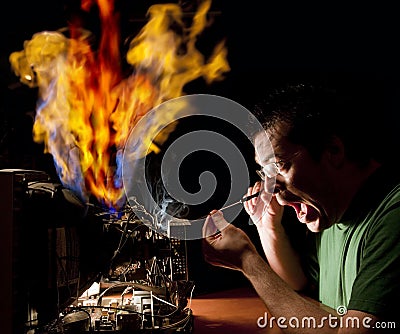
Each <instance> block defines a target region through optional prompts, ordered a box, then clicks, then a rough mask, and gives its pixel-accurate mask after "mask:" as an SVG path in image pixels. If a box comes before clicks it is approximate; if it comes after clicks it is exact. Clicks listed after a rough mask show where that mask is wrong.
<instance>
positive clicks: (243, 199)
mask: <svg viewBox="0 0 400 334" xmlns="http://www.w3.org/2000/svg"><path fill="white" fill-rule="evenodd" d="M260 193H261V191H257V192H256V193H254V194H253V195H249V196H246V197H243V198H242V199H241V200H239V201H237V202H235V203H232V204H229V205H227V206H224V207H223V208H221V209H219V211H222V210H226V209H228V208H231V207H232V206H235V205H238V204H243V203H244V202H247V201H248V200H251V199H252V198H254V197H257V196H258V195H260Z"/></svg>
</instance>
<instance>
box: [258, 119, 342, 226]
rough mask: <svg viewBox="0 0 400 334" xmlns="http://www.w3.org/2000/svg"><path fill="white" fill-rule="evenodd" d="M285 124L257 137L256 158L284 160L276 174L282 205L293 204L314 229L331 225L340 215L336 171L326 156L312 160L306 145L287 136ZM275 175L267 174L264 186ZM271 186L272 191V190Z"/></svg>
mask: <svg viewBox="0 0 400 334" xmlns="http://www.w3.org/2000/svg"><path fill="white" fill-rule="evenodd" d="M284 129H285V128H284V126H280V127H276V128H274V130H273V132H272V131H269V132H268V133H267V135H268V137H269V140H268V138H267V136H265V134H264V135H262V134H259V135H258V136H257V137H256V138H255V151H256V157H255V158H256V162H257V163H258V164H259V165H260V166H261V167H265V166H266V165H267V164H269V163H271V162H277V161H281V163H280V164H279V166H280V168H279V174H278V175H276V183H275V190H274V192H275V194H274V196H276V199H277V201H278V203H279V204H280V205H286V206H290V207H292V208H293V209H294V210H295V211H296V214H297V218H298V220H299V221H300V222H301V223H304V224H306V225H307V227H308V229H309V230H311V231H313V232H319V231H322V230H324V229H326V228H328V227H330V226H331V225H332V224H333V222H334V221H335V220H336V218H337V212H335V191H334V188H335V187H334V182H335V179H334V178H333V176H334V174H332V173H333V171H332V168H330V167H329V164H328V162H327V161H325V159H324V156H323V157H322V158H321V161H315V160H313V159H312V158H311V157H310V155H309V154H308V152H307V150H305V148H304V147H303V146H300V145H295V144H293V143H291V142H289V140H288V139H287V138H286V136H285V131H284ZM271 182H272V183H273V179H270V178H268V177H267V178H266V180H265V182H264V188H265V190H266V191H268V184H269V183H271ZM270 188H271V186H269V192H271V189H270Z"/></svg>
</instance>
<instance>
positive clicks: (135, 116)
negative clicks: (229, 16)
mask: <svg viewBox="0 0 400 334" xmlns="http://www.w3.org/2000/svg"><path fill="white" fill-rule="evenodd" d="M92 2H93V1H90V0H86V1H85V0H83V1H82V8H83V9H86V10H88V9H89V8H90V7H91V5H92ZM96 3H97V5H98V7H99V13H100V20H101V27H102V34H101V40H100V43H99V46H98V50H93V46H92V44H93V43H91V40H92V37H93V36H92V35H91V33H90V32H88V31H85V30H84V29H83V28H82V27H79V26H78V25H76V24H75V25H72V26H71V27H70V29H69V32H70V37H69V38H67V37H66V36H65V34H64V33H63V30H59V31H44V32H41V33H36V34H34V35H33V37H32V39H31V40H29V41H25V42H24V50H22V51H19V52H13V53H12V54H11V55H10V62H11V65H12V68H13V69H14V72H15V74H16V75H18V76H19V77H20V80H21V82H23V83H25V84H27V85H29V86H30V87H38V88H39V100H38V105H37V112H36V118H35V123H34V127H33V136H34V140H35V141H36V142H40V143H41V142H43V143H44V144H45V152H46V153H50V154H51V155H52V156H53V159H54V161H55V165H56V167H57V171H58V174H59V176H60V179H61V181H62V183H63V184H64V185H65V186H67V187H69V188H71V189H74V190H75V191H76V192H78V194H79V195H80V196H81V197H82V198H83V199H85V200H87V199H88V197H89V195H94V196H95V197H96V198H97V199H98V200H100V201H102V202H103V203H105V204H106V205H108V206H109V207H118V206H119V205H120V204H121V201H124V199H123V195H124V193H123V186H122V181H121V176H120V172H119V169H120V168H119V165H118V163H119V158H120V157H121V155H122V151H123V149H124V145H125V143H126V141H127V139H128V135H129V133H130V130H131V129H132V128H133V127H134V126H135V125H136V124H137V122H138V120H139V119H140V118H141V117H142V116H143V115H145V114H146V113H147V112H148V111H149V110H151V109H152V108H154V107H155V106H157V105H159V104H160V103H162V102H164V101H166V100H168V99H171V98H175V97H178V96H181V95H183V94H184V93H183V88H184V86H185V84H186V83H188V82H189V81H192V80H194V79H196V78H199V77H203V78H204V79H205V81H206V82H207V83H211V82H213V81H214V80H217V79H221V78H222V76H223V74H224V73H225V72H227V71H229V70H230V69H229V65H228V62H227V60H226V54H227V52H226V48H225V46H224V43H223V42H221V43H220V44H219V45H217V46H215V48H214V52H213V54H212V56H211V57H210V58H209V59H208V60H205V59H204V56H203V55H202V54H201V53H200V52H199V51H198V50H197V49H196V46H195V44H196V38H197V36H198V35H199V34H200V33H201V32H202V31H203V30H204V28H205V26H206V24H207V17H206V15H207V12H208V10H209V8H210V5H211V1H208V0H206V1H204V2H202V3H201V4H200V5H199V8H198V10H197V12H196V13H195V15H194V17H193V20H192V25H191V26H190V27H186V26H185V24H184V22H183V20H182V17H183V12H182V10H181V8H180V7H179V6H178V5H175V4H162V5H161V4H159V5H153V6H151V7H150V8H149V10H148V14H149V20H148V23H147V24H146V25H145V26H144V27H143V28H142V30H141V31H140V32H139V34H138V35H137V36H136V37H135V38H134V39H133V40H132V41H131V43H130V45H129V50H128V52H127V55H126V60H127V63H128V64H130V65H131V66H132V69H133V71H132V74H131V75H130V76H128V77H123V76H122V70H121V58H120V57H121V55H120V50H119V46H120V31H119V26H118V15H117V14H116V13H115V10H114V2H113V0H96ZM177 24H178V25H179V26H180V27H181V28H182V31H183V32H184V33H182V34H178V33H176V32H174V31H173V30H172V29H171V26H172V25H175V26H176V25H177ZM182 46H184V47H185V52H184V53H183V54H182V52H181V47H182ZM152 149H153V151H155V152H157V147H156V146H154V145H153V146H152Z"/></svg>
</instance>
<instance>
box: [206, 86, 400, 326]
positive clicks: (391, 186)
mask: <svg viewBox="0 0 400 334" xmlns="http://www.w3.org/2000/svg"><path fill="white" fill-rule="evenodd" d="M366 86H367V85H366ZM349 87H351V86H350V85H348V86H347V88H346V87H345V86H343V87H341V88H339V89H330V88H329V89H326V88H323V87H319V86H314V85H307V84H296V85H291V86H290V85H289V86H288V87H286V88H284V89H279V90H276V91H275V92H273V93H271V94H270V95H269V96H268V98H267V99H266V100H265V101H264V102H263V103H261V104H260V105H258V107H257V108H256V113H257V116H258V118H259V120H260V122H261V123H262V124H263V127H264V129H265V131H266V135H265V134H257V135H256V136H255V140H254V147H255V158H256V162H257V163H258V164H259V165H260V167H261V170H260V171H259V174H260V175H261V177H262V180H261V182H257V183H256V184H255V185H254V186H253V187H250V188H249V190H248V194H247V195H251V194H253V193H256V192H257V191H260V190H261V195H260V196H259V197H256V198H254V199H252V200H250V201H248V202H245V209H246V211H247V213H248V214H249V215H250V217H251V219H252V221H253V222H254V223H255V225H256V227H257V231H258V233H259V236H260V239H261V244H262V247H263V250H264V252H265V256H266V260H267V261H265V260H264V257H263V256H261V255H260V254H258V252H257V249H256V247H255V246H254V244H253V243H252V241H251V240H250V239H249V237H248V236H247V235H246V234H245V233H244V232H243V231H242V230H241V229H239V228H237V227H235V226H233V225H232V224H229V223H228V222H226V221H225V219H224V218H223V214H222V212H220V211H215V210H214V211H213V212H212V213H211V215H210V216H209V217H208V218H207V220H206V223H205V225H204V232H205V233H206V234H205V235H208V236H207V237H205V238H204V239H203V251H204V256H205V259H206V261H207V262H209V263H211V264H213V265H216V266H223V267H227V268H231V269H235V270H240V271H241V272H243V274H244V275H245V276H246V277H247V278H248V279H249V281H250V282H251V283H252V285H253V286H254V288H255V290H256V291H257V293H258V294H259V296H260V297H261V298H262V300H263V301H264V302H265V304H266V307H267V309H268V311H269V313H270V316H271V317H275V319H278V318H279V317H281V323H280V327H281V328H285V329H284V330H285V331H287V333H314V332H315V333H375V332H379V329H378V328H385V330H382V331H383V332H385V333H387V332H389V329H388V328H393V327H397V329H395V330H397V331H399V328H400V322H399V314H398V313H399V312H398V310H399V307H398V304H397V303H398V301H399V300H400V175H399V174H400V173H399V171H398V167H397V165H395V164H392V163H390V159H387V157H388V156H387V151H390V149H393V147H391V146H390V144H391V143H390V142H383V143H382V142H379V141H377V139H379V138H383V137H382V136H383V135H384V134H385V132H383V133H381V134H379V135H377V132H376V130H382V129H380V128H377V127H378V123H379V122H378V120H379V118H377V117H374V118H371V119H369V120H367V116H368V115H369V114H371V111H372V112H373V115H374V116H376V115H378V113H379V109H376V108H378V107H379V106H380V107H382V103H381V102H382V100H381V99H380V98H379V97H378V96H374V94H373V91H372V93H371V92H370V91H368V90H364V89H349ZM359 88H360V87H359ZM364 88H365V87H364ZM370 88H371V87H370ZM375 95H376V94H375ZM380 116H381V117H382V114H380ZM374 122H375V124H374ZM379 151H380V152H379ZM382 152H383V153H384V154H382ZM379 153H381V154H379ZM397 154H398V148H397V147H395V148H394V150H393V151H392V153H391V155H392V156H396V155H397ZM382 155H383V156H382ZM271 193H272V198H271ZM269 199H270V200H269ZM284 207H292V208H293V209H294V210H295V212H296V215H297V218H298V220H299V221H300V222H301V223H303V224H305V226H307V228H308V231H309V233H308V234H307V236H306V242H305V243H304V247H302V248H301V249H297V248H296V247H294V246H293V243H292V240H291V239H290V238H289V237H288V234H287V230H286V229H285V227H284V225H283V224H282V221H283V220H284V217H286V216H285V214H284V213H285V212H286V211H284ZM217 229H218V230H217ZM213 231H218V232H217V233H215V234H212V232H213ZM210 235H211V236H210ZM306 246H307V247H306ZM313 287H314V288H315V289H316V297H317V301H320V303H317V302H313V301H312V300H310V299H309V298H305V297H304V295H305V294H306V293H308V292H309V291H311V289H313ZM334 316H336V318H335V317H334ZM341 316H342V317H341ZM293 317H295V319H297V320H298V322H296V321H295V319H294V318H293ZM311 318H312V319H313V321H314V322H310V319H311ZM340 318H341V320H340V321H339V319H340ZM289 319H291V321H290V323H289V322H288V320H289ZM304 319H308V321H307V322H303V321H302V320H304ZM285 320H286V322H285ZM314 327H315V328H314Z"/></svg>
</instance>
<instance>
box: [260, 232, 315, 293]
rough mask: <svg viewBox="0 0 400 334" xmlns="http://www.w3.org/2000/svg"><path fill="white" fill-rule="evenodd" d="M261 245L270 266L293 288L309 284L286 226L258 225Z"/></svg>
mask: <svg viewBox="0 0 400 334" xmlns="http://www.w3.org/2000/svg"><path fill="white" fill-rule="evenodd" d="M257 229H258V234H259V236H260V240H261V245H262V247H263V250H264V253H265V256H266V258H267V260H268V263H269V265H270V267H271V268H272V270H273V271H275V273H276V274H277V275H278V276H279V277H280V278H282V279H283V280H284V281H285V282H286V283H287V284H288V285H289V286H290V287H291V288H292V289H294V290H296V291H301V290H303V289H304V288H305V287H306V285H307V277H306V275H305V274H304V271H303V268H302V265H301V261H300V256H299V255H298V254H297V252H296V251H295V250H294V249H293V247H292V245H291V243H290V240H289V237H288V236H287V234H286V233H285V230H284V228H283V227H282V226H281V227H280V228H274V229H271V228H268V227H262V226H261V227H258V228H257Z"/></svg>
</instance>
